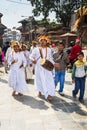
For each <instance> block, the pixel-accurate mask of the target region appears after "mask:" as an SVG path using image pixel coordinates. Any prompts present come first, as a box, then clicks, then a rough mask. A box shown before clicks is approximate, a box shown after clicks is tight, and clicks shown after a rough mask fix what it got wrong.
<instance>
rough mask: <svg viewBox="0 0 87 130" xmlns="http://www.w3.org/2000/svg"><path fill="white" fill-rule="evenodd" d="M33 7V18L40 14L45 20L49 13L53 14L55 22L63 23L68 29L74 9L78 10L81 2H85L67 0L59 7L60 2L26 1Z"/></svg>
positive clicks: (81, 0) (44, 0)
mask: <svg viewBox="0 0 87 130" xmlns="http://www.w3.org/2000/svg"><path fill="white" fill-rule="evenodd" d="M28 1H30V3H31V5H32V6H33V7H34V9H33V13H34V16H39V15H40V14H41V13H42V14H43V16H44V19H47V17H48V16H49V12H55V14H56V19H57V21H60V22H62V23H63V25H64V26H65V27H69V23H70V20H71V14H72V13H73V11H74V10H75V9H78V8H79V7H80V5H81V3H83V2H87V0H69V1H68V2H65V3H64V4H62V5H60V0H28Z"/></svg>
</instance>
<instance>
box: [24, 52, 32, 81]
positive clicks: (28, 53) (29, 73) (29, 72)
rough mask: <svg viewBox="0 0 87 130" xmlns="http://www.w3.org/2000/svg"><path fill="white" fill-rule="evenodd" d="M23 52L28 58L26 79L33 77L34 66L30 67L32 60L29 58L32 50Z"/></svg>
mask: <svg viewBox="0 0 87 130" xmlns="http://www.w3.org/2000/svg"><path fill="white" fill-rule="evenodd" d="M23 53H24V56H25V58H26V60H27V66H26V68H25V75H26V80H28V79H32V76H33V67H30V64H31V61H30V59H29V55H30V52H29V51H28V50H26V51H23Z"/></svg>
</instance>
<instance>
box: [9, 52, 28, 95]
mask: <svg viewBox="0 0 87 130" xmlns="http://www.w3.org/2000/svg"><path fill="white" fill-rule="evenodd" d="M12 58H14V60H18V62H17V63H14V64H11V62H12ZM8 63H9V65H10V72H9V80H8V83H9V86H11V87H12V88H13V89H14V90H15V91H16V92H20V93H22V92H28V88H27V84H26V81H25V70H24V67H25V66H26V64H27V62H26V58H25V57H24V54H23V53H22V52H18V53H15V52H14V53H13V56H12V53H11V54H10V56H9V60H8ZM22 63H23V67H22V68H20V65H21V64H22Z"/></svg>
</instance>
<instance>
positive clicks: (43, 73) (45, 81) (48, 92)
mask: <svg viewBox="0 0 87 130" xmlns="http://www.w3.org/2000/svg"><path fill="white" fill-rule="evenodd" d="M46 45H47V40H46V39H44V38H42V39H41V50H42V54H43V57H45V58H46V59H48V60H49V61H51V62H53V60H52V55H51V54H52V53H51V49H50V48H49V47H47V46H46ZM46 50H47V51H46ZM46 52H47V54H46ZM30 59H31V61H32V62H33V63H34V64H35V88H36V90H37V91H38V96H39V97H40V96H42V94H44V96H45V98H46V99H47V100H49V101H52V99H53V96H54V95H55V84H54V79H53V75H52V71H49V70H47V69H45V68H43V67H42V66H41V65H40V59H41V55H40V50H39V47H37V48H35V49H34V50H33V51H32V53H31V55H30Z"/></svg>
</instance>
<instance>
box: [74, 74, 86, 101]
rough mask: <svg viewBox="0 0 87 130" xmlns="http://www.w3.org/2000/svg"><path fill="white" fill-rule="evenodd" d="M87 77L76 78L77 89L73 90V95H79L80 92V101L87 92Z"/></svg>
mask: <svg viewBox="0 0 87 130" xmlns="http://www.w3.org/2000/svg"><path fill="white" fill-rule="evenodd" d="M85 79H86V78H85V76H84V77H82V78H77V77H76V78H75V88H74V90H73V95H77V94H78V91H79V90H80V94H79V100H83V97H84V92H85Z"/></svg>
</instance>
